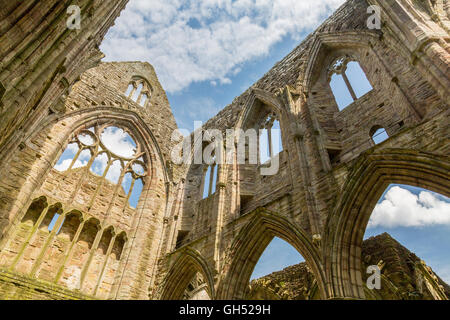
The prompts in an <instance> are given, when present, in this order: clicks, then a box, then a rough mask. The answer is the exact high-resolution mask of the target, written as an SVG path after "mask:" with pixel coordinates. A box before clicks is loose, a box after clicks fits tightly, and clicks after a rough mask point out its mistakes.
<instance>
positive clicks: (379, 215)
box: [368, 186, 450, 228]
mask: <svg viewBox="0 0 450 320" xmlns="http://www.w3.org/2000/svg"><path fill="white" fill-rule="evenodd" d="M430 225H450V203H449V202H448V201H444V198H443V197H440V196H437V195H436V194H433V193H431V192H427V191H422V192H420V194H419V195H415V194H413V193H412V192H410V191H409V190H406V189H403V188H400V187H398V186H395V187H393V188H391V189H390V190H389V191H388V192H387V193H386V196H385V199H384V200H383V201H382V202H381V203H379V204H377V205H376V207H375V209H374V211H373V213H372V216H371V219H370V222H369V226H368V227H369V228H375V227H387V228H395V227H423V226H430Z"/></svg>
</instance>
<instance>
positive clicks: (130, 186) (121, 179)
mask: <svg viewBox="0 0 450 320" xmlns="http://www.w3.org/2000/svg"><path fill="white" fill-rule="evenodd" d="M141 149H142V148H141V146H140V145H138V144H136V142H135V140H134V139H133V138H132V137H131V136H130V134H129V133H128V132H126V131H125V130H124V129H122V128H118V127H113V126H108V125H103V126H94V127H91V128H89V129H83V130H81V131H80V132H79V133H78V134H76V135H75V136H74V138H73V139H72V140H71V141H70V143H69V144H68V146H67V148H66V150H65V151H64V153H63V154H62V155H61V157H60V159H59V160H58V162H57V164H56V165H55V167H54V168H55V169H56V170H58V171H60V172H65V171H70V170H72V169H76V168H82V167H87V168H88V170H89V171H90V173H92V174H94V175H95V176H97V177H101V178H102V179H104V180H106V181H108V182H110V183H112V184H116V185H117V184H119V183H120V184H121V185H122V186H123V192H124V194H125V197H122V198H126V196H128V202H129V204H130V206H131V207H132V208H136V207H137V203H138V202H139V198H140V195H141V193H142V190H143V188H144V181H145V177H146V175H147V165H146V162H145V161H144V154H143V152H142V151H141ZM91 158H92V160H91Z"/></svg>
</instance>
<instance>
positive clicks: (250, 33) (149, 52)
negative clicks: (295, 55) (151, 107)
mask: <svg viewBox="0 0 450 320" xmlns="http://www.w3.org/2000/svg"><path fill="white" fill-rule="evenodd" d="M342 3H344V0H321V1H309V0H203V1H189V0H188V1H181V0H152V1H148V0H130V2H129V4H128V5H127V7H126V9H125V10H124V11H123V12H122V14H121V16H120V17H119V18H118V19H117V21H116V25H115V26H114V27H113V28H111V29H110V31H109V32H108V34H107V36H106V38H105V40H104V41H103V43H102V45H101V50H102V51H103V52H104V53H105V54H106V58H105V59H104V61H148V62H150V63H151V64H152V65H153V66H154V67H155V70H156V72H157V74H158V77H159V80H160V82H161V84H162V86H163V88H164V89H165V90H166V92H167V94H168V98H169V101H170V104H171V107H172V110H173V113H174V115H175V118H176V121H177V123H178V125H179V127H180V128H182V129H188V130H189V131H192V130H193V126H194V121H203V122H205V121H207V120H208V119H210V118H211V117H213V116H214V115H216V114H217V113H218V112H219V111H220V110H221V109H222V108H223V107H225V106H226V105H228V104H230V103H231V102H232V101H233V99H234V98H235V97H236V96H239V95H240V94H242V93H243V92H244V91H245V90H246V89H247V88H249V87H250V86H251V85H252V84H253V83H254V82H256V81H257V80H258V79H259V78H260V77H261V76H263V75H264V73H266V72H267V71H269V69H270V68H271V67H272V66H273V65H274V64H275V63H276V62H277V61H279V60H281V59H282V58H283V57H284V56H286V55H287V54H288V53H289V52H290V51H291V50H292V49H294V48H295V46H297V45H298V44H299V43H300V42H301V40H303V39H304V37H305V36H306V35H307V34H309V33H310V32H311V31H313V30H314V29H315V28H316V27H317V26H318V25H319V24H320V23H321V22H323V21H324V20H325V19H326V18H327V17H328V16H329V15H330V14H332V12H333V11H334V10H335V9H337V8H338V7H339V6H340V5H341V4H342ZM130 48H133V50H130Z"/></svg>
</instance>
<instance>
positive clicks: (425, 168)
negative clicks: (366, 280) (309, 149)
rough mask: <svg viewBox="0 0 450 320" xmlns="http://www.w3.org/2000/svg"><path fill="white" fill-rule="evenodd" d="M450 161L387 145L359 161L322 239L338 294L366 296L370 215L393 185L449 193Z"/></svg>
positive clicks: (445, 158) (335, 292)
mask: <svg viewBox="0 0 450 320" xmlns="http://www.w3.org/2000/svg"><path fill="white" fill-rule="evenodd" d="M449 172H450V161H449V159H448V157H446V156H438V155H435V154H433V155H432V154H428V153H424V152H420V151H415V150H405V149H384V150H381V151H378V152H372V153H368V154H365V155H364V156H363V157H362V158H361V159H359V161H358V162H357V163H356V164H355V165H354V167H353V168H352V170H351V173H350V174H349V176H348V178H347V181H346V183H345V184H344V187H343V192H342V193H341V196H340V197H339V200H338V202H337V204H336V206H335V209H334V210H333V212H332V213H331V215H330V216H329V218H328V219H327V223H326V233H325V237H324V239H323V245H324V248H326V252H325V255H326V260H325V262H324V265H325V268H326V269H327V270H328V272H327V276H328V279H327V281H328V283H330V284H331V289H332V292H333V296H334V297H347V298H349V297H351V298H358V299H364V298H365V294H364V286H363V283H362V278H361V254H360V252H361V245H362V241H363V236H364V231H365V229H366V226H367V224H368V222H369V218H370V215H371V213H372V211H373V209H374V207H375V205H376V203H377V201H378V200H379V198H380V197H381V195H382V194H383V192H384V191H385V190H386V188H387V187H388V186H389V185H390V184H407V185H411V186H415V187H420V188H424V189H428V190H431V191H434V192H437V193H440V194H442V195H445V196H447V197H449V196H450V182H449V181H450V174H449Z"/></svg>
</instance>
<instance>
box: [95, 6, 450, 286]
mask: <svg viewBox="0 0 450 320" xmlns="http://www.w3.org/2000/svg"><path fill="white" fill-rule="evenodd" d="M344 2H345V0H317V1H310V0H203V1H193V0H188V1H184V0H183V1H182V0H151V1H148V0H130V2H129V4H128V5H127V8H126V9H125V10H124V12H122V14H121V16H120V17H119V18H118V19H117V21H116V25H115V26H114V27H113V28H111V30H110V31H109V32H108V34H107V36H106V38H105V40H104V42H103V43H102V45H101V50H102V51H103V52H104V53H105V54H106V58H105V59H104V61H147V62H150V63H151V64H152V65H153V66H154V67H155V70H156V72H157V74H158V77H159V80H160V82H161V84H162V86H163V87H164V89H165V90H166V92H167V95H168V98H169V101H170V104H171V107H172V110H173V113H174V115H175V119H176V121H177V123H178V125H179V127H180V128H182V129H188V130H189V131H192V130H193V127H194V121H203V122H205V121H207V120H208V119H210V118H211V117H213V116H214V115H215V114H217V113H218V112H219V111H220V110H221V109H222V108H223V107H225V106H226V105H228V104H230V103H231V102H232V101H233V99H234V98H235V97H236V96H239V95H240V94H242V93H243V92H244V91H245V90H246V89H247V88H249V87H250V86H251V85H252V84H253V83H254V82H256V81H257V80H258V79H259V78H260V77H261V76H262V75H264V73H266V72H267V71H269V69H270V68H271V67H272V66H273V65H274V64H275V63H276V62H277V61H279V60H281V59H282V58H283V57H284V56H286V55H287V54H288V53H289V52H290V51H291V50H292V49H294V48H295V47H296V46H297V45H298V44H299V43H300V42H301V40H303V39H304V38H305V36H306V35H307V34H309V33H310V32H312V31H313V30H314V29H315V28H316V27H317V26H318V25H319V24H320V23H321V22H322V21H323V20H325V18H326V17H328V16H329V15H330V14H332V12H333V11H334V10H335V9H337V8H338V7H339V6H340V5H341V4H342V3H344ZM130 48H132V49H130ZM349 69H350V70H349V77H350V75H351V74H353V73H354V71H355V70H354V68H352V67H350V68H349ZM350 80H351V79H350ZM363 80H364V79H361V81H358V80H357V81H354V82H352V85H354V89H355V91H356V94H357V96H358V97H359V96H360V95H361V94H362V93H364V92H366V91H367V88H368V85H367V83H366V82H364V81H363ZM337 86H338V91H340V92H341V94H342V96H343V101H342V104H348V103H349V102H351V100H350V99H351V97H350V98H349V96H348V93H345V88H344V87H343V86H342V82H341V84H340V87H339V84H337ZM369 86H370V85H369ZM338 102H339V101H338ZM378 138H380V139H381V138H385V137H382V136H380V137H378ZM392 190H393V191H392ZM389 191H391V192H390V193H386V194H385V197H384V198H383V199H381V200H382V201H380V203H379V205H378V206H377V209H376V212H375V213H374V215H373V217H374V219H372V221H371V225H370V228H369V229H368V231H367V233H366V236H370V235H377V234H379V233H382V232H385V231H387V232H389V233H390V234H391V235H392V236H393V237H394V238H396V239H397V240H399V241H400V242H401V243H402V244H403V245H405V246H406V247H407V248H409V249H410V250H411V251H413V252H415V253H416V254H417V255H418V256H419V257H421V258H422V259H424V260H425V261H426V262H427V263H428V264H429V265H431V266H432V267H433V269H434V270H435V271H436V272H437V273H438V274H439V275H440V276H441V277H442V278H444V279H446V280H447V282H450V269H449V265H450V258H449V256H450V255H449V254H448V252H450V250H449V249H450V248H449V243H450V236H449V235H450V233H449V231H450V230H449V228H450V227H449V225H450V223H449V222H448V219H447V217H448V215H450V212H449V211H448V210H447V209H446V207H445V205H442V203H444V204H445V203H448V199H445V200H443V199H442V198H436V197H435V198H432V197H431V198H430V195H431V196H433V194H432V193H425V194H423V195H422V197H420V192H421V190H418V189H415V188H410V187H401V188H398V186H397V189H396V188H395V186H393V187H392V188H391V189H390V190H389ZM404 192H409V194H405V193H404ZM414 196H416V197H417V199H415V198H414ZM405 199H409V201H410V202H409V204H408V203H404V202H402V200H405ZM433 199H434V202H433ZM436 199H438V200H439V201H436ZM383 201H385V202H383ZM424 208H425V209H430V210H425V209H424ZM424 212H425V213H426V214H428V215H427V216H433V217H436V218H430V219H425V220H423V219H422V220H421V217H423V216H425V215H424ZM431 213H432V214H431ZM408 214H411V216H408ZM393 217H396V218H393ZM433 219H434V220H433ZM411 221H412V222H413V223H412V222H411ZM300 261H302V258H301V256H300V255H299V254H298V253H297V252H296V251H295V250H294V249H293V248H292V247H290V246H289V245H288V244H286V243H285V242H283V241H282V240H280V239H275V240H274V241H273V242H272V243H271V244H270V245H269V247H268V248H267V250H266V251H265V253H264V254H263V256H262V257H261V259H260V261H259V262H258V265H257V266H256V268H255V272H254V275H253V277H254V278H255V277H260V276H263V275H265V274H268V273H271V272H273V271H277V270H281V269H283V268H284V267H286V266H289V265H292V264H296V263H298V262H300Z"/></svg>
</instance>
